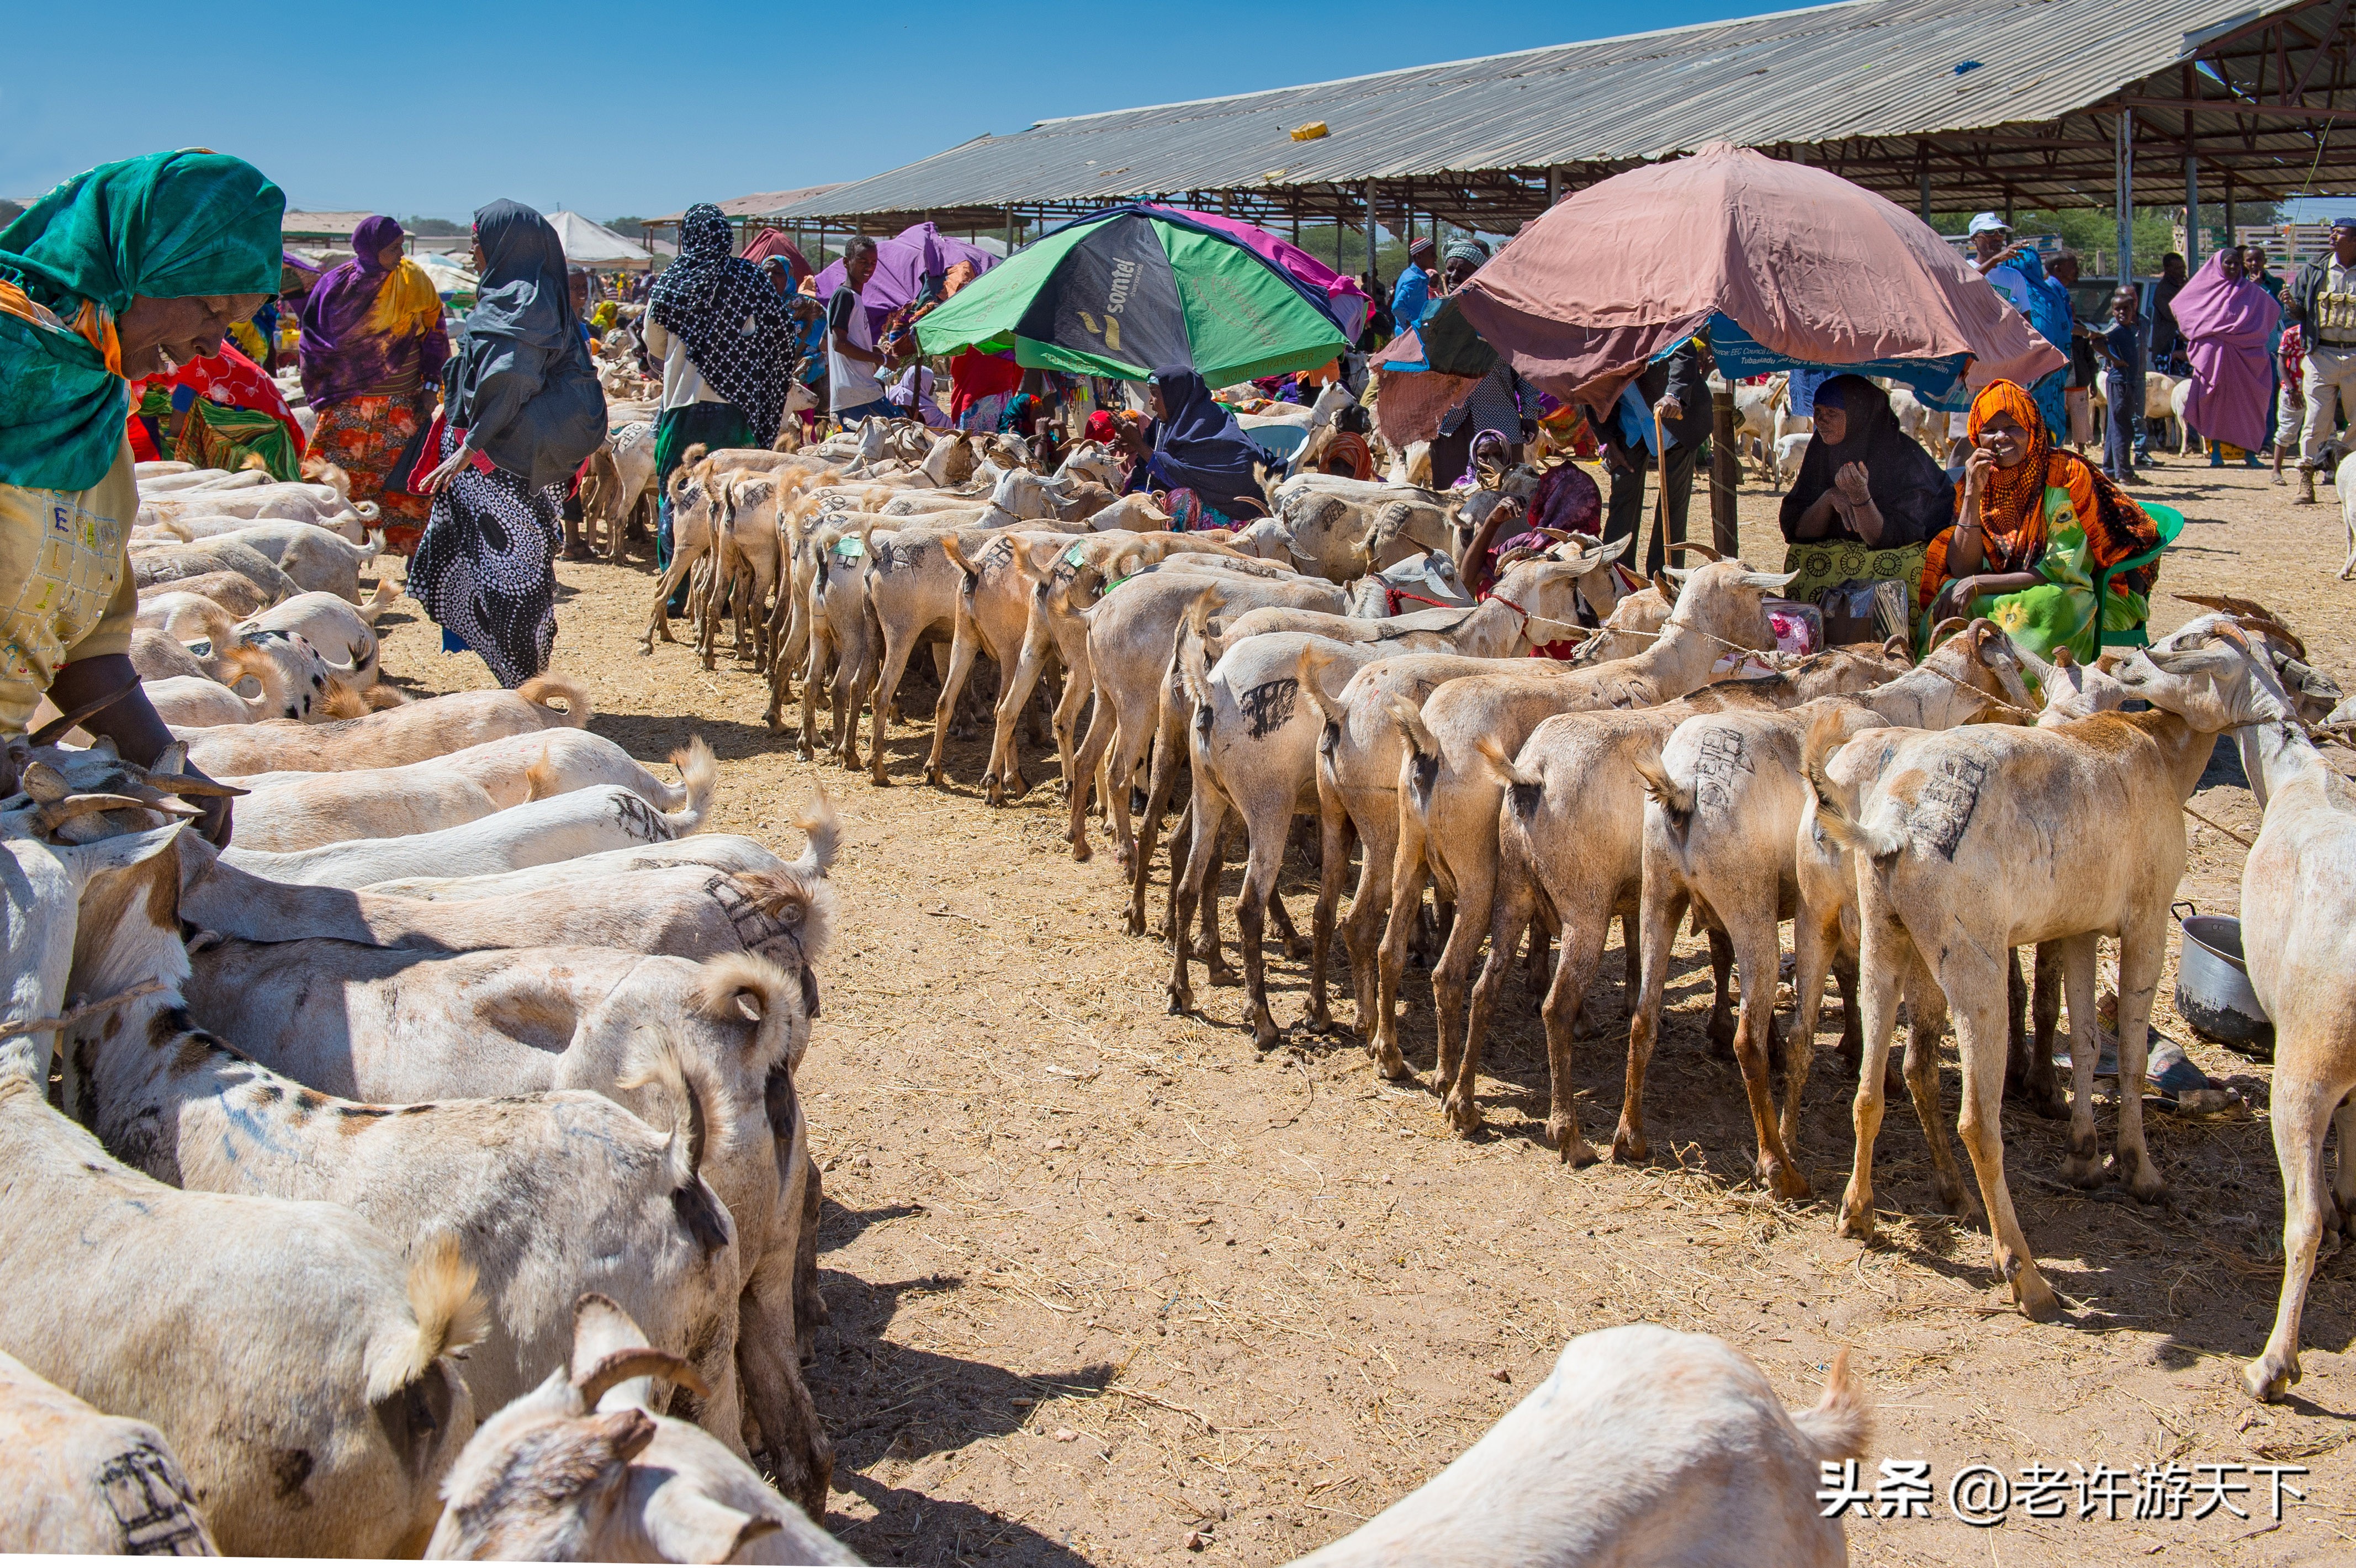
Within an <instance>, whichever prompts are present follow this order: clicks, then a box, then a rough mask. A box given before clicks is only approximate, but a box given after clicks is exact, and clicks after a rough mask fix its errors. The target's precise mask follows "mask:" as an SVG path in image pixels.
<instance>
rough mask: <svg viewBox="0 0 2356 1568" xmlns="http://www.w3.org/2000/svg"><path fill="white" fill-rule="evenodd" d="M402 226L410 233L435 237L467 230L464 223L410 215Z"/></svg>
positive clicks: (461, 232) (462, 232)
mask: <svg viewBox="0 0 2356 1568" xmlns="http://www.w3.org/2000/svg"><path fill="white" fill-rule="evenodd" d="M402 227H403V228H405V229H408V230H409V231H410V232H411V233H412V234H423V235H428V236H432V237H435V238H443V237H446V236H449V235H454V234H464V233H466V232H467V229H466V225H464V224H461V223H453V222H451V221H450V220H449V219H446V218H415V217H412V218H411V219H408V220H407V221H406V222H404V223H403V224H402Z"/></svg>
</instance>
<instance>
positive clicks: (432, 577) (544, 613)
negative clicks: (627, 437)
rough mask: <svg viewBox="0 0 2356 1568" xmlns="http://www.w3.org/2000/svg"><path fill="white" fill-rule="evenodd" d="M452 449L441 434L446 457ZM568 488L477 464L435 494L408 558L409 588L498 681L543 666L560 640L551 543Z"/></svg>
mask: <svg viewBox="0 0 2356 1568" xmlns="http://www.w3.org/2000/svg"><path fill="white" fill-rule="evenodd" d="M457 449H458V437H457V434H456V432H453V431H451V430H449V429H447V428H446V427H445V428H444V431H443V432H442V455H443V457H444V458H445V459H446V458H448V457H449V455H450V454H451V453H454V452H455V451H456V450H457ZM563 505H564V493H563V491H562V489H560V488H559V487H558V486H556V485H545V486H543V487H541V488H540V489H538V490H535V489H533V488H532V487H531V485H530V484H529V483H527V482H526V481H525V480H524V478H523V477H522V475H517V474H510V473H509V472H508V471H507V470H506V469H504V468H501V467H498V466H497V465H496V464H494V465H493V466H492V467H491V470H490V472H489V473H485V472H483V470H482V469H481V468H479V467H477V466H476V465H475V464H471V463H470V464H467V465H466V467H464V468H461V469H459V470H458V473H457V475H456V476H455V477H454V478H453V479H452V480H451V481H450V483H449V484H447V485H444V486H443V488H442V490H441V492H440V493H439V494H438V495H436V496H434V512H433V515H432V517H429V518H428V519H427V521H426V524H425V535H424V537H423V539H420V540H419V541H418V545H417V557H416V559H415V560H412V561H411V562H410V566H409V592H410V596H411V597H412V598H414V599H415V600H416V601H417V602H418V603H420V604H423V606H424V607H425V613H426V614H427V615H428V616H430V617H431V618H432V619H433V620H434V624H437V625H439V626H440V627H441V628H442V629H443V632H444V645H445V646H446V645H447V643H448V639H449V638H450V637H454V636H455V637H456V638H458V639H460V640H461V641H462V642H464V643H465V645H466V646H467V647H469V648H472V649H473V650H474V651H475V652H476V653H477V654H480V655H481V656H482V658H483V662H484V663H485V664H487V665H488V666H490V667H491V675H492V677H494V678H495V679H497V680H498V683H499V684H500V685H501V686H504V687H507V688H510V689H512V688H516V687H519V686H521V685H522V684H523V683H524V682H525V681H527V680H530V678H531V677H534V676H536V675H538V674H540V673H541V671H542V670H544V669H546V668H547V667H548V659H549V655H550V653H551V651H552V650H553V649H554V647H555V646H556V564H555V563H556V551H557V549H558V548H559V547H560V546H561V545H562V542H563V537H564V536H563V530H562V524H561V523H560V522H559V520H558V519H559V514H560V511H561V509H562V507H563Z"/></svg>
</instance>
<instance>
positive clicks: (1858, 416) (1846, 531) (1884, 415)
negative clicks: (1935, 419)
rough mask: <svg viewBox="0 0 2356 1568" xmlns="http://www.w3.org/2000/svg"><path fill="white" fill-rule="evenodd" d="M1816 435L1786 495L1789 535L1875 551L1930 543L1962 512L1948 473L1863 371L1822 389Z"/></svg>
mask: <svg viewBox="0 0 2356 1568" xmlns="http://www.w3.org/2000/svg"><path fill="white" fill-rule="evenodd" d="M1815 420H1816V432H1815V439H1814V440H1812V441H1810V442H1809V443H1808V450H1807V454H1806V455H1805V456H1804V457H1803V458H1801V459H1800V474H1799V477H1798V478H1796V479H1794V480H1793V481H1792V489H1791V492H1790V494H1788V495H1786V496H1784V497H1783V537H1784V538H1785V539H1789V540H1791V541H1792V542H1793V543H1794V544H1798V543H1801V542H1802V541H1803V540H1807V539H1831V540H1843V541H1854V542H1855V543H1858V544H1861V545H1864V546H1865V547H1866V548H1868V549H1901V548H1903V547H1905V546H1907V545H1919V544H1922V543H1924V542H1926V541H1927V540H1929V539H1930V538H1931V537H1932V536H1933V535H1934V534H1936V533H1937V532H1938V531H1939V530H1940V529H1942V528H1945V527H1946V526H1947V524H1948V521H1949V520H1950V519H1951V518H1952V517H1953V516H1954V491H1953V489H1952V488H1951V487H1950V486H1949V485H1948V483H1947V475H1946V473H1945V471H1944V470H1943V469H1941V468H1940V466H1939V465H1938V464H1936V463H1934V462H1933V461H1932V459H1931V454H1930V453H1927V452H1925V451H1923V450H1922V444H1921V443H1918V442H1916V441H1915V440H1913V439H1912V437H1911V436H1909V435H1908V434H1907V433H1906V432H1904V431H1902V430H1901V429H1899V428H1898V417H1897V416H1896V415H1895V414H1893V413H1891V412H1890V394H1889V393H1887V392H1885V391H1883V390H1882V389H1880V388H1879V387H1877V386H1875V385H1874V384H1873V383H1872V382H1870V381H1869V380H1867V379H1865V378H1864V377H1862V376H1835V377H1834V378H1833V379H1830V380H1828V381H1826V383H1825V384H1824V385H1823V386H1821V387H1818V388H1817V389H1816V412H1815Z"/></svg>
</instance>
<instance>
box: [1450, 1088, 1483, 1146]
mask: <svg viewBox="0 0 2356 1568" xmlns="http://www.w3.org/2000/svg"><path fill="white" fill-rule="evenodd" d="M1443 1108H1444V1109H1445V1110H1446V1111H1447V1113H1448V1125H1449V1126H1450V1127H1451V1128H1452V1129H1454V1131H1455V1133H1456V1136H1458V1137H1461V1138H1469V1137H1471V1136H1472V1135H1473V1134H1474V1133H1477V1132H1479V1131H1480V1130H1481V1106H1480V1104H1479V1103H1478V1102H1476V1101H1475V1100H1474V1099H1473V1098H1472V1093H1471V1092H1470V1091H1469V1090H1467V1089H1462V1088H1460V1089H1451V1090H1450V1091H1449V1093H1448V1099H1447V1101H1446V1102H1445V1104H1444V1107H1443Z"/></svg>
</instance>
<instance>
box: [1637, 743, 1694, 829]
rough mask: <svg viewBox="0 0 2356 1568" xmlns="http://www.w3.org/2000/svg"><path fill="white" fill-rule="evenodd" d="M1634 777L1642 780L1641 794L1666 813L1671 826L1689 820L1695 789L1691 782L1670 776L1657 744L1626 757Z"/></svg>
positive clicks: (1692, 809)
mask: <svg viewBox="0 0 2356 1568" xmlns="http://www.w3.org/2000/svg"><path fill="white" fill-rule="evenodd" d="M1628 761H1629V763H1630V764H1631V765H1633V767H1634V768H1635V770H1636V773H1637V776H1638V777H1640V778H1642V779H1643V780H1644V793H1645V794H1646V795H1650V796H1652V798H1653V804H1654V805H1657V806H1659V807H1660V808H1661V809H1662V810H1663V811H1664V812H1666V813H1667V814H1668V817H1669V821H1670V824H1671V826H1673V827H1679V828H1682V827H1685V825H1686V824H1687V822H1689V821H1691V820H1692V818H1693V812H1694V792H1693V786H1692V785H1691V784H1679V783H1678V782H1677V781H1676V779H1675V778H1673V777H1671V776H1670V773H1669V770H1668V768H1667V766H1666V765H1665V764H1664V763H1662V761H1661V753H1660V750H1659V748H1658V747H1653V746H1648V747H1646V748H1645V749H1644V750H1643V751H1641V752H1637V753H1636V754H1635V755H1634V756H1633V757H1631V758H1629V759H1628Z"/></svg>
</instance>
